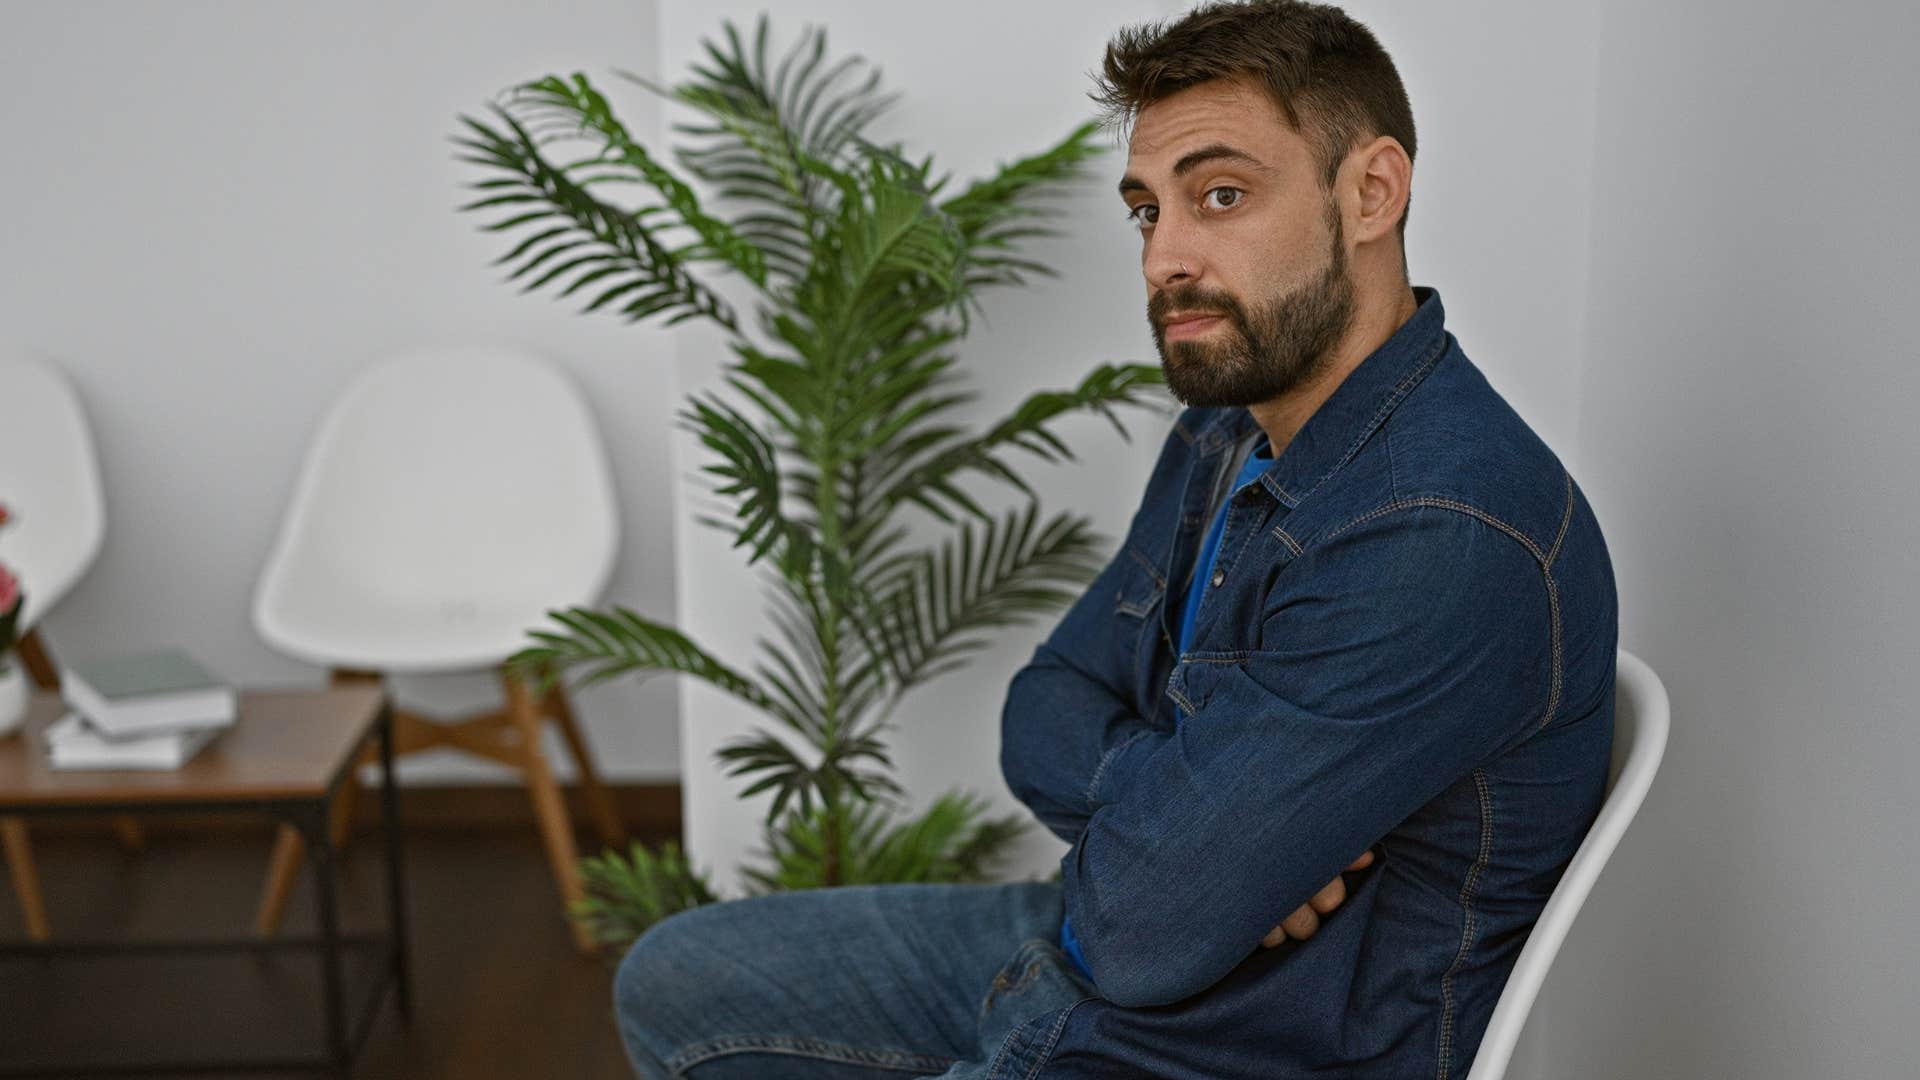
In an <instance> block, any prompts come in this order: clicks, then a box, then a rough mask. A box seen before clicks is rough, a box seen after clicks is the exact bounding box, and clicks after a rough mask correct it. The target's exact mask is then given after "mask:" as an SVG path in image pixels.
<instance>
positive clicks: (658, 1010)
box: [613, 909, 704, 1080]
mask: <svg viewBox="0 0 1920 1080" xmlns="http://www.w3.org/2000/svg"><path fill="white" fill-rule="evenodd" d="M696 910H697V909H696ZM690 914H691V912H684V911H683V912H677V913H675V914H674V915H670V916H668V917H667V918H665V919H662V920H660V921H659V922H657V923H654V924H653V925H652V926H650V927H648V928H647V930H646V932H645V933H643V934H641V935H640V937H639V938H637V939H636V940H635V941H634V943H633V944H632V945H631V946H630V947H629V948H628V949H627V954H626V956H624V957H622V958H621V960H620V966H619V968H618V969H617V970H616V971H615V973H614V977H613V1001H614V1011H615V1013H616V1015H617V1018H618V1020H619V1025H620V1038H621V1041H622V1042H624V1043H625V1044H626V1047H627V1056H628V1057H629V1058H631V1059H632V1061H633V1064H634V1067H635V1068H636V1069H637V1070H638V1071H639V1073H640V1075H641V1076H643V1077H648V1078H653V1077H656V1076H657V1077H659V1078H660V1080H667V1078H668V1077H669V1076H670V1075H671V1074H669V1073H668V1071H667V1067H666V1058H668V1057H669V1056H671V1054H672V1053H673V1051H674V1050H675V1049H676V1048H677V1047H678V1046H679V1045H680V1044H681V1043H682V1042H683V1041H685V1039H687V1038H688V1037H689V1034H688V1033H687V1032H684V1031H681V1030H679V1029H680V1027H681V1023H680V1020H681V1017H683V1016H687V1015H693V1016H698V1015H699V1011H700V1008H699V1004H698V1002H697V998H698V996H699V993H700V991H701V989H702V987H703V985H704V982H703V980H701V979H700V978H698V977H697V968H698V964H699V954H698V951H697V950H698V949H699V946H700V943H699V942H698V941H697V940H695V938H696V937H697V936H698V933H699V931H698V928H697V927H694V926H692V925H691V924H692V923H693V922H695V921H696V920H693V919H690V918H688V917H687V916H688V915H690Z"/></svg>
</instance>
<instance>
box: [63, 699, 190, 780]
mask: <svg viewBox="0 0 1920 1080" xmlns="http://www.w3.org/2000/svg"><path fill="white" fill-rule="evenodd" d="M223 730H225V729H224V728H221V727H206V728H195V729H192V730H188V731H172V732H165V733H162V734H158V735H142V736H140V737H138V738H132V739H109V738H107V737H105V736H103V735H102V734H100V733H99V732H98V731H95V730H93V728H91V727H90V726H88V724H87V722H86V721H85V720H84V719H82V718H81V716H80V715H79V714H78V713H68V714H67V715H66V716H64V717H61V718H60V720H59V721H58V722H57V723H55V724H54V725H53V726H51V727H49V728H47V734H46V741H47V759H48V763H49V764H51V765H52V766H53V767H54V768H56V769H177V768H179V767H180V766H182V765H184V764H186V763H187V762H188V761H189V760H190V759H191V758H192V757H193V755H195V754H197V753H199V752H200V750H201V748H203V747H205V746H206V745H207V744H208V743H210V742H212V741H213V740H214V737H215V736H217V735H219V734H220V732H221V731H223Z"/></svg>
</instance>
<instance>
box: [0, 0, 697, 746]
mask: <svg viewBox="0 0 1920 1080" xmlns="http://www.w3.org/2000/svg"><path fill="white" fill-rule="evenodd" d="M654 29H655V12H654V7H653V4H652V2H651V0H639V2H631V0H569V2H565V3H547V4H541V5H538V6H532V5H525V4H515V3H508V2H504V0H493V2H488V3H475V2H468V0H461V2H453V0H436V2H420V0H412V2H409V3H406V4H385V3H375V2H372V0H358V2H352V3H329V4H323V5H314V4H247V3H211V2H187V0H170V2H168V3H162V4H124V3H122V4H108V3H65V2H62V3H11V4H8V5H6V7H5V8H4V10H0V72H4V76H3V77H4V79H5V82H6V87H7V92H6V93H5V94H4V95H0V131H4V132H6V139H5V144H4V149H0V155H4V161H3V163H4V168H0V205H4V206H6V207H7V212H6V213H5V214H4V215H0V259H3V260H4V267H5V271H4V276H3V277H0V339H5V340H7V341H9V342H11V343H14V344H17V345H18V346H21V347H24V348H27V349H30V350H32V351H34V352H36V353H39V354H41V355H43V356H46V357H48V358H50V359H53V360H55V361H57V362H58V363H59V364H60V365H61V366H62V367H63V368H64V369H65V370H66V371H67V372H68V373H69V374H70V375H71V376H72V377H73V379H74V380H75V381H76V382H77V384H78V387H79V392H80V394H81V396H82V398H83V401H84V404H85V406H86V408H87V410H88V412H89V413H90V415H91V418H92V421H93V424H94V428H95V432H96V435H97V437H98V440H99V444H100V451H101V462H102V470H103V472H104V474H105V482H106V488H107V503H108V525H107V538H106V545H105V549H104V552H103V554H102V556H101V558H100V560H99V562H98V563H96V564H95V566H94V567H93V570H92V572H91V573H90V574H89V576H88V577H86V578H85V579H84V580H83V581H82V582H81V584H80V585H79V586H78V587H77V589H76V590H75V592H74V593H73V594H72V595H71V596H70V597H69V598H68V599H67V600H66V601H65V602H64V603H63V604H62V605H61V606H60V607H59V608H58V609H56V610H55V611H53V612H52V613H51V614H50V616H49V618H48V620H47V623H46V625H45V632H46V634H47V636H48V638H49V641H50V642H51V644H52V646H53V647H54V649H55V651H56V653H58V654H60V655H62V656H67V657H74V656H85V655H93V654H97V653H101V652H107V651H113V650H117V649H122V648H141V647H146V646H148V645H151V644H156V643H160V642H173V643H178V644H181V645H184V646H186V647H188V648H190V649H192V650H193V651H194V652H195V653H196V654H198V655H199V656H201V657H202V658H203V659H204V660H205V661H206V662H207V663H208V664H209V665H210V666H212V667H213V668H215V669H216V670H217V671H219V672H221V673H222V674H224V675H226V676H227V677H229V678H232V679H235V680H239V681H242V682H245V683H250V684H278V685H287V684H315V683H317V682H319V681H320V680H321V679H322V677H323V676H322V673H320V672H319V671H317V670H316V669H314V668H311V667H309V666H307V665H305V664H301V663H297V662H295V661H292V660H288V659H285V658H283V657H280V656H277V655H276V654H274V653H273V652H271V651H269V650H268V649H267V648H266V647H265V646H264V645H263V644H262V643H261V642H260V641H259V640H258V639H257V638H256V637H255V636H254V634H253V631H252V629H251V625H250V620H249V615H248V612H249V598H250V596H251V590H252V584H253V578H254V575H255V574H256V573H257V571H258V569H259V567H260V566H261V564H262V562H263V561H264V559H265V556H266V553H267V548H268V546H269V543H270V541H271V539H272V536H273V533H274V530H275V528H276V527H277V522H278V519H279V516H280V513H281V510H282V507H283V505H284V501H285V499H286V496H287V491H288V486H289V484H290V481H291V479H292V477H293V475H294V472H295V470H296V468H297V465H298V462H299V460H300V455H301V452H302V448H303V446H304V445H305V442H306V440H307V438H308V436H309V435H310V433H311V432H312V430H313V427H314V425H315V423H316V422H317V420H318V418H319V416H320V414H321V412H322V410H323V409H324V408H325V407H326V405H327V403H328V402H329V400H330V399H331V398H332V397H333V395H334V394H336V393H337V392H338V391H339V390H340V389H341V388H342V387H343V386H344V385H345V384H346V382H347V381H348V379H349V378H350V377H352V376H353V375H354V374H355V373H356V372H358V371H360V370H361V369H363V368H364V367H366V366H367V365H369V364H371V363H373V362H374V361H375V360H376V359H377V358H378V357H379V356H381V355H382V354H383V353H386V352H389V351H391V350H396V349H404V348H409V347H412V346H416V345H421V344H431V343H436V342H448V341H465V340H483V341H484V340H498V341H504V342H509V343H517V344H520V345H523V346H525V347H528V348H531V349H534V350H536V351H538V352H540V353H542V354H544V355H546V356H547V357H549V358H551V359H552V360H554V361H556V362H559V363H560V364H562V365H563V366H564V367H565V368H566V369H567V370H568V371H569V372H570V373H571V374H572V375H573V376H574V378H576V379H577V380H579V381H580V382H581V383H582V384H583V385H584V386H585V387H586V389H587V390H588V392H589V394H590V396H591V398H592V402H593V407H594V409H595V412H596V414H597V417H598V420H599V422H600V425H601V428H602V431H603V434H604V437H605V439H606V441H607V443H608V445H609V451H610V454H611V456H612V458H613V471H614V474H615V479H616V484H617V485H618V491H619V494H620V497H621V499H622V501H623V503H624V518H623V528H624V540H623V544H622V549H621V560H620V566H619V569H618V571H617V574H616V577H615V580H614V582H613V586H612V590H611V598H612V599H614V600H617V601H619V602H621V603H624V604H628V605H631V606H634V607H637V608H639V609H640V610H642V611H647V612H650V613H654V614H667V613H670V612H671V611H672V608H673V575H672V571H671V569H670V567H671V565H672V562H673V543H674V540H673V533H672V528H671V524H670V522H669V519H668V515H667V514H665V513H664V512H663V508H664V507H665V506H666V505H668V503H669V500H670V499H671V497H672V493H671V489H672V481H671V477H670V473H669V470H668V465H667V443H666V429H667V427H668V423H669V414H670V412H671V402H670V401H669V399H668V398H667V397H666V396H665V395H663V394H662V393H660V392H659V389H658V388H659V387H661V386H662V385H664V384H665V383H666V381H667V378H668V363H669V357H668V355H667V353H666V349H665V342H666V339H665V337H664V335H663V334H662V333H661V332H660V331H659V330H657V329H654V328H651V327H633V326H628V325H626V324H623V323H621V322H619V321H617V320H615V319H611V318H606V317H604V316H598V315H596V316H595V317H593V318H587V317H582V316H578V315H575V314H574V313H573V305H572V304H571V303H570V302H569V303H564V304H563V303H559V302H556V301H554V300H552V299H550V298H549V297H548V296H546V295H538V296H522V295H519V294H518V292H517V286H508V285H506V284H503V283H502V281H501V279H502V277H503V276H504V275H503V274H502V272H501V271H500V270H499V269H497V268H494V267H491V266H490V265H489V263H490V262H491V260H492V259H494V258H495V257H496V256H498V255H501V254H504V252H505V250H506V248H505V247H504V246H503V245H502V244H501V242H500V241H499V240H498V239H497V238H495V237H494V236H484V235H482V234H480V233H479V232H478V231H477V226H478V224H479V219H478V218H477V217H476V216H475V215H471V214H460V213H456V212H455V209H454V208H455V207H456V206H457V205H458V204H459V203H461V202H463V201H466V198H467V197H470V196H469V194H468V193H467V192H466V191H465V190H464V189H462V188H461V187H460V186H459V185H460V184H461V183H462V182H465V181H468V180H472V179H474V178H476V176H477V175H479V174H478V171H477V169H476V167H474V166H469V165H462V164H459V163H456V162H455V161H454V160H453V155H454V152H455V148H454V147H453V146H452V144H451V143H450V142H449V141H448V138H449V136H450V135H451V134H452V133H453V132H454V130H455V120H454V118H455V115H456V114H457V113H460V112H469V113H473V112H477V111H478V110H479V109H480V108H481V107H483V106H484V104H485V103H486V102H487V101H488V100H489V99H490V98H491V97H492V96H493V95H494V94H495V93H496V92H498V91H499V90H501V89H502V88H504V87H506V86H508V85H510V84H512V83H515V82H518V81H522V80H525V79H528V78H534V77H538V76H540V75H543V74H546V73H548V72H567V71H572V70H575V69H586V70H588V71H592V72H603V71H605V70H607V69H608V68H610V67H613V66H616V65H618V66H624V67H629V68H634V69H638V70H640V71H643V72H648V71H651V70H652V69H653V65H654V63H655V59H656V56H657V52H656V49H655V43H654ZM621 100H623V101H624V100H626V98H625V97H624V96H623V97H622V98H621ZM632 101H633V105H634V107H632V108H628V109H625V110H623V112H624V114H625V115H626V116H628V117H629V120H630V122H632V123H634V124H635V125H636V126H637V128H638V129H639V130H640V131H642V132H644V133H647V134H649V135H650V134H651V133H652V132H653V130H654V124H655V123H656V122H657V109H656V108H655V106H654V105H653V102H652V100H651V99H650V98H649V97H648V96H647V95H646V94H644V92H638V91H636V93H635V95H634V96H633V97H632ZM4 408H5V403H4V402H0V422H4V418H3V413H4ZM0 498H4V493H0ZM503 509H504V510H508V511H510V510H511V503H506V504H503ZM397 692H398V694H399V696H400V698H401V700H402V701H404V702H408V703H410V704H416V705H420V706H423V707H427V708H430V709H436V710H451V709H464V708H468V707H476V706H480V705H484V704H486V703H487V702H488V701H489V700H490V699H491V700H497V690H496V688H495V687H494V685H493V684H492V683H491V682H490V681H489V680H487V679H486V678H485V677H483V676H477V675H476V676H470V677H469V676H450V677H439V678H432V679H423V678H409V679H405V680H402V681H401V682H400V683H399V684H398V687H397ZM677 709H678V705H677V694H676V691H675V688H674V687H673V686H672V685H671V684H670V683H669V682H667V681H666V680H658V681H654V682H651V683H646V684H641V683H637V682H633V681H628V682H625V683H621V684H617V685H612V686H607V687H604V688H596V689H594V690H592V691H590V692H589V693H587V694H586V695H584V696H583V697H582V700H581V702H580V711H581V714H582V716H583V718H584V720H585V722H586V724H587V726H588V728H589V729H590V738H591V739H592V740H593V741H594V743H595V744H596V745H597V747H598V749H599V758H600V763H601V765H602V766H603V768H604V769H605V771H606V772H607V773H608V774H610V775H611V776H613V777H615V778H620V779H629V780H631V779H671V778H672V777H673V775H674V774H675V773H677V772H678V757H679V748H678V731H677V721H676V715H677ZM430 757H431V756H429V758H423V759H419V760H410V761H409V762H407V763H406V764H407V765H408V771H409V772H410V773H413V774H415V775H419V774H421V773H425V774H427V775H431V776H437V777H440V778H443V779H444V778H449V777H468V778H472V777H484V778H494V777H498V776H499V775H500V773H499V770H497V769H496V768H495V767H494V766H491V765H486V764H482V763H474V764H471V765H468V764H465V763H464V762H461V761H449V760H438V761H436V760H431V759H430Z"/></svg>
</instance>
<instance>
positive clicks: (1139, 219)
mask: <svg viewBox="0 0 1920 1080" xmlns="http://www.w3.org/2000/svg"><path fill="white" fill-rule="evenodd" d="M1159 217H1160V208H1159V207H1157V206H1155V205H1153V204H1152V203H1141V204H1140V205H1139V206H1136V207H1134V208H1133V209H1131V210H1129V211H1127V223H1128V224H1130V225H1132V226H1133V227H1134V228H1136V229H1144V228H1146V227H1147V226H1149V225H1151V224H1153V223H1154V222H1155V221H1157V220H1158V219H1159Z"/></svg>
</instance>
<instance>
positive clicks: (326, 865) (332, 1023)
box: [300, 804, 351, 1075]
mask: <svg viewBox="0 0 1920 1080" xmlns="http://www.w3.org/2000/svg"><path fill="white" fill-rule="evenodd" d="M327 816H328V815H327V808H326V805H325V804H322V805H321V806H320V808H319V809H318V810H316V811H313V812H311V813H308V814H303V815H302V816H301V823H300V831H301V832H303V833H305V834H306V841H307V853H308V855H309V856H310V858H311V861H312V863H313V892H314V899H315V901H316V902H317V907H318V912H319V921H320V982H321V987H322V998H323V1004H324V1005H325V1008H326V1017H327V1032H326V1034H327V1052H328V1055H329V1056H330V1057H332V1058H333V1060H334V1063H335V1067H336V1068H337V1069H339V1070H340V1072H341V1074H342V1075H345V1074H346V1070H347V1067H348V1065H349V1063H350V1060H351V1052H350V1051H349V1049H348V1046H347V1016H346V1003H345V1001H344V1000H343V999H342V987H341V982H342V978H341V972H340V912H339V909H338V907H337V906H336V900H337V897H336V896H335V893H334V880H333V838H332V837H331V836H330V835H328V834H329V829H328V828H327Z"/></svg>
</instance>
